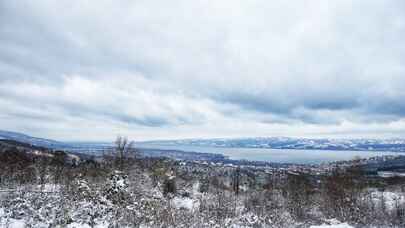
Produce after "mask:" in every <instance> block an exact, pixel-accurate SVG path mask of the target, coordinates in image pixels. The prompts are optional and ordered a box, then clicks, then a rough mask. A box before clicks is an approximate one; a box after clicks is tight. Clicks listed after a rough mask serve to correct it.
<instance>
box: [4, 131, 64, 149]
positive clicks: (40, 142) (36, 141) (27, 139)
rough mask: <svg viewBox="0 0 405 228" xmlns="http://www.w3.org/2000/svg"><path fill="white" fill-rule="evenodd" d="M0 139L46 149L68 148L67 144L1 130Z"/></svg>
mask: <svg viewBox="0 0 405 228" xmlns="http://www.w3.org/2000/svg"><path fill="white" fill-rule="evenodd" d="M0 139H8V140H14V141H18V142H23V143H27V144H30V145H33V146H40V147H46V148H51V149H57V148H63V147H66V146H67V143H63V142H59V141H55V140H51V139H43V138H37V137H32V136H28V135H25V134H21V133H17V132H11V131H2V130H0Z"/></svg>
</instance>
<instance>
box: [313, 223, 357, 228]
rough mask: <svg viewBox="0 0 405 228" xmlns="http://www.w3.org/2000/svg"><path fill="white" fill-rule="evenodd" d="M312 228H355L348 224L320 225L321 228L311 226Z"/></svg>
mask: <svg viewBox="0 0 405 228" xmlns="http://www.w3.org/2000/svg"><path fill="white" fill-rule="evenodd" d="M310 228H354V227H353V226H350V225H349V224H347V223H340V224H333V225H319V226H310Z"/></svg>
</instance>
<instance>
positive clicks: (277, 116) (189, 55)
mask: <svg viewBox="0 0 405 228" xmlns="http://www.w3.org/2000/svg"><path fill="white" fill-rule="evenodd" d="M404 40H405V1H400V0H395V1H394V0H392V1H391V0H384V1H382V0H364V1H360V0H357V1H352V0H350V1H349V0H336V1H324V0H308V1H285V0H272V1H268V0H262V1H254V0H251V1H250V0H249V1H247V0H240V1H239V0H184V1H182V0H180V1H176V0H175V1H167V0H127V1H125V0H118V1H117V0H94V1H92V0H86V1H83V0H80V1H75V0H58V1H54V0H37V1H29V0H27V1H23V0H21V1H0V128H1V129H3V130H11V131H19V132H24V133H27V134H31V135H35V136H40V137H47V138H54V139H59V140H109V141H111V140H113V139H114V137H115V136H116V135H117V134H121V135H128V136H129V137H130V138H131V139H134V140H145V139H165V138H167V139H172V138H198V137H204V138H213V137H243V136H296V137H301V136H302V137H339V138H342V137H343V138H349V137H355V138H363V137H373V138H389V137H405V42H404Z"/></svg>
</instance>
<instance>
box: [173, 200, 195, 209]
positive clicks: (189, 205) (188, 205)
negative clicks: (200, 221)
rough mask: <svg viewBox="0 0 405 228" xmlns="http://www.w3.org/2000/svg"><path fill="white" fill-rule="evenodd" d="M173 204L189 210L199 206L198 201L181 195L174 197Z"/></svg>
mask: <svg viewBox="0 0 405 228" xmlns="http://www.w3.org/2000/svg"><path fill="white" fill-rule="evenodd" d="M172 202H173V205H174V206H175V207H176V208H178V209H180V208H184V209H188V210H193V208H195V207H197V206H198V205H197V204H198V202H196V201H194V200H193V199H191V198H181V197H174V198H173V201H172Z"/></svg>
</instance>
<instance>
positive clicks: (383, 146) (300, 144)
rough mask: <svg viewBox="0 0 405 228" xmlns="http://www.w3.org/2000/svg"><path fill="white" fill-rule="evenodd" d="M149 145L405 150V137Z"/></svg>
mask: <svg viewBox="0 0 405 228" xmlns="http://www.w3.org/2000/svg"><path fill="white" fill-rule="evenodd" d="M145 143H146V144H149V145H163V146H164V145H170V146H209V147H228V148H229V147H230V148H271V149H308V150H359V151H394V152H405V139H306V138H288V137H259V138H238V139H184V140H160V141H148V142H145Z"/></svg>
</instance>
